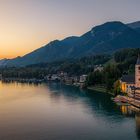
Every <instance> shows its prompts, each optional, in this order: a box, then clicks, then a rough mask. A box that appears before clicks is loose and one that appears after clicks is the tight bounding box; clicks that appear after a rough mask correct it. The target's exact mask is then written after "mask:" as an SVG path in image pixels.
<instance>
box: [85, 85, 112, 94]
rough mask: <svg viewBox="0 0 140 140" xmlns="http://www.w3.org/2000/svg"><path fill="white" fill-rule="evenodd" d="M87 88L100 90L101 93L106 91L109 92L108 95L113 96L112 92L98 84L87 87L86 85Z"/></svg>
mask: <svg viewBox="0 0 140 140" xmlns="http://www.w3.org/2000/svg"><path fill="white" fill-rule="evenodd" d="M87 90H91V91H98V92H101V93H106V94H110V95H112V96H114V94H113V93H111V92H107V91H106V89H105V88H104V87H100V86H89V87H87Z"/></svg>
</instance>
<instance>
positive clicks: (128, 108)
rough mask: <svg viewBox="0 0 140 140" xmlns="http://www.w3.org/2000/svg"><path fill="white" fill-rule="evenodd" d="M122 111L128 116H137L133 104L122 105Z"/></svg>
mask: <svg viewBox="0 0 140 140" xmlns="http://www.w3.org/2000/svg"><path fill="white" fill-rule="evenodd" d="M120 109H121V112H122V114H123V115H125V116H127V117H134V116H135V112H134V110H133V109H132V106H125V105H123V106H120Z"/></svg>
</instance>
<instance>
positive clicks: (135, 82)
mask: <svg viewBox="0 0 140 140" xmlns="http://www.w3.org/2000/svg"><path fill="white" fill-rule="evenodd" d="M120 88H121V91H122V92H123V93H128V94H129V93H132V90H133V91H134V88H135V92H136V93H140V56H138V59H137V62H136V65H135V74H134V75H123V76H122V78H121V79H120Z"/></svg>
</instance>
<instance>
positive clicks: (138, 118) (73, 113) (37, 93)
mask: <svg viewBox="0 0 140 140" xmlns="http://www.w3.org/2000/svg"><path fill="white" fill-rule="evenodd" d="M110 98H111V96H110V95H107V94H103V93H96V92H89V91H82V90H79V89H77V88H74V87H70V86H65V85H61V84H56V83H52V84H41V85H29V84H18V83H8V84H6V83H1V82H0V140H138V139H140V115H139V113H134V112H133V110H135V109H134V108H132V107H131V106H128V107H126V106H117V105H116V104H114V103H113V102H112V101H111V99H110Z"/></svg>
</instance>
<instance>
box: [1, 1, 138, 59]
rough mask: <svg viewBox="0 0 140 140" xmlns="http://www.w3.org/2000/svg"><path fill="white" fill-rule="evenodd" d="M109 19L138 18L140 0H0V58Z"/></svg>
mask: <svg viewBox="0 0 140 140" xmlns="http://www.w3.org/2000/svg"><path fill="white" fill-rule="evenodd" d="M112 20H120V21H122V22H125V23H129V22H133V21H137V20H140V0H0V58H5V57H7V58H12V57H15V56H19V55H20V56H22V55H24V54H26V53H28V52H30V51H32V50H35V49H36V48H39V47H41V46H42V45H44V44H47V43H48V42H49V41H51V40H54V39H62V38H65V37H67V36H71V35H81V34H83V33H84V32H86V31H88V30H90V29H91V28H92V27H93V26H95V25H97V24H102V23H104V22H106V21H112Z"/></svg>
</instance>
